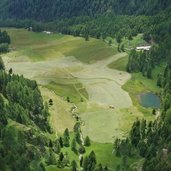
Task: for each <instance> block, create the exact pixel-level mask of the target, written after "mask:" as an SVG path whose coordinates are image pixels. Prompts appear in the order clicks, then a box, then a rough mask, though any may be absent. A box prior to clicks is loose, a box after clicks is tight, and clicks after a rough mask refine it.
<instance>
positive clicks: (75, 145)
mask: <svg viewBox="0 0 171 171" xmlns="http://www.w3.org/2000/svg"><path fill="white" fill-rule="evenodd" d="M71 150H72V151H73V152H74V153H76V154H77V143H76V140H75V138H74V139H73V140H72V142H71Z"/></svg>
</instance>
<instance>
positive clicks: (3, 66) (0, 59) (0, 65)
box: [0, 56, 5, 70]
mask: <svg viewBox="0 0 171 171" xmlns="http://www.w3.org/2000/svg"><path fill="white" fill-rule="evenodd" d="M0 70H5V65H4V62H3V60H2V57H1V56H0Z"/></svg>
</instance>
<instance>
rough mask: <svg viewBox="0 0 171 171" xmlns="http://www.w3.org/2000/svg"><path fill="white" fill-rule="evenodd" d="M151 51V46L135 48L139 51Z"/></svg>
mask: <svg viewBox="0 0 171 171" xmlns="http://www.w3.org/2000/svg"><path fill="white" fill-rule="evenodd" d="M150 49H151V46H139V47H136V50H138V51H141V50H147V51H149V50H150Z"/></svg>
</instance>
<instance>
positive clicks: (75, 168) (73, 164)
mask: <svg viewBox="0 0 171 171" xmlns="http://www.w3.org/2000/svg"><path fill="white" fill-rule="evenodd" d="M77 168H78V167H77V163H76V161H75V160H73V161H72V162H71V171H77Z"/></svg>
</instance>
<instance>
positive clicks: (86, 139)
mask: <svg viewBox="0 0 171 171" xmlns="http://www.w3.org/2000/svg"><path fill="white" fill-rule="evenodd" d="M84 145H85V146H87V147H89V146H90V145H91V143H90V138H89V137H88V136H86V138H85V140H84Z"/></svg>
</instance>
